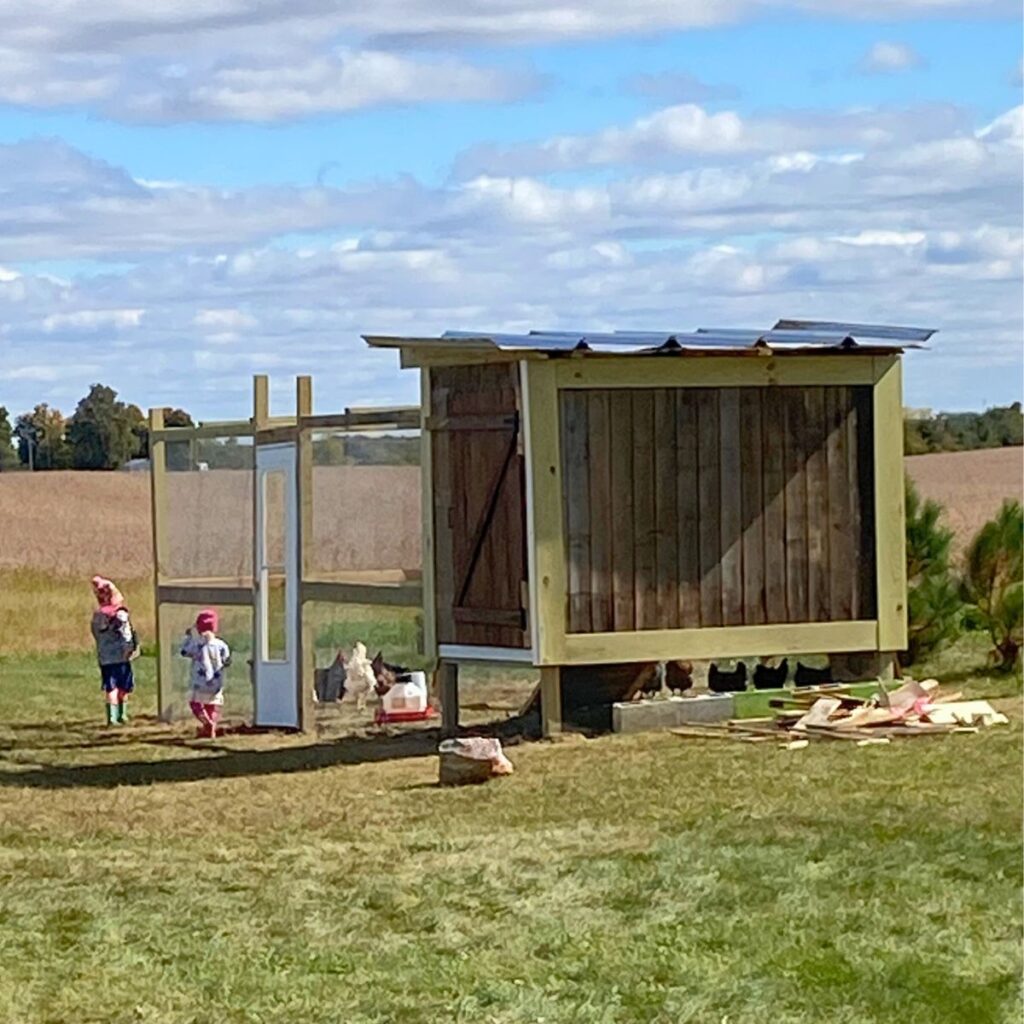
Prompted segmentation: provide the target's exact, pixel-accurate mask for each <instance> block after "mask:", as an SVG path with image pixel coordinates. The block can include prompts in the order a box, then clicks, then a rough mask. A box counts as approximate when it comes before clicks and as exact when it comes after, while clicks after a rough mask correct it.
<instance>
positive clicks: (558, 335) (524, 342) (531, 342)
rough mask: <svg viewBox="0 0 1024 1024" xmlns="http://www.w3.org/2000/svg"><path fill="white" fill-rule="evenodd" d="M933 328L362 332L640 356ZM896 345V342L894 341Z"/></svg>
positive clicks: (909, 339)
mask: <svg viewBox="0 0 1024 1024" xmlns="http://www.w3.org/2000/svg"><path fill="white" fill-rule="evenodd" d="M934 333H935V331H934V330H933V329H931V328H922V327H897V326H888V325H882V324H856V323H841V322H831V321H815V320H779V321H778V323H776V325H775V326H774V327H772V328H769V329H767V330H758V329H756V328H732V327H729V328H717V327H716V328H707V327H698V328H697V329H696V330H686V331H629V330H617V331H613V332H610V333H609V332H601V331H530V332H529V333H526V334H512V333H506V332H503V331H445V332H444V334H442V335H440V336H439V337H436V338H394V337H383V336H379V335H364V338H365V340H366V341H367V343H368V344H370V345H373V346H377V347H385V348H403V347H410V348H411V347H429V348H434V347H442V348H454V347H470V346H473V347H480V348H492V347H493V348H496V349H499V350H500V351H505V352H515V351H533V352H537V351H539V352H550V353H552V354H557V353H565V352H574V351H578V352H604V353H621V354H623V355H639V354H644V353H654V352H690V351H693V352H701V351H704V352H706V351H716V352H740V351H749V350H750V349H754V348H758V349H768V350H770V351H773V352H807V351H823V350H835V349H841V350H844V351H849V352H873V353H880V352H899V351H902V350H903V349H904V348H921V347H923V346H922V342H925V341H927V340H928V339H929V338H930V337H931V336H932V335H933V334H934ZM894 343H895V344H894Z"/></svg>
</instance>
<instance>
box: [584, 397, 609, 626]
mask: <svg viewBox="0 0 1024 1024" xmlns="http://www.w3.org/2000/svg"><path fill="white" fill-rule="evenodd" d="M587 428H588V449H589V452H590V462H589V469H590V507H591V508H592V509H594V510H596V512H597V514H595V515H592V516H591V518H590V594H591V603H590V617H591V627H592V628H593V630H594V632H595V633H602V632H609V631H610V630H611V629H612V628H613V624H614V618H613V610H612V516H611V515H610V514H608V510H610V509H611V508H612V493H613V492H612V468H611V459H610V454H611V406H610V399H609V396H608V392H607V391H595V392H592V393H591V394H590V395H589V396H588V404H587Z"/></svg>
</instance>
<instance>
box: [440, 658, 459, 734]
mask: <svg viewBox="0 0 1024 1024" xmlns="http://www.w3.org/2000/svg"><path fill="white" fill-rule="evenodd" d="M437 673H438V679H439V681H440V691H441V692H440V697H441V735H442V736H444V737H445V738H449V737H451V736H455V735H456V734H457V733H458V731H459V663H458V662H457V661H441V662H439V663H438V666H437Z"/></svg>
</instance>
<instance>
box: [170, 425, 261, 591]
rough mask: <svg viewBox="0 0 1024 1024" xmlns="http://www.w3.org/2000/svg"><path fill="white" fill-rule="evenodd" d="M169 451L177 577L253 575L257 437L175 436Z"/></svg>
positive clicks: (243, 580) (240, 579)
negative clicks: (189, 438)
mask: <svg viewBox="0 0 1024 1024" xmlns="http://www.w3.org/2000/svg"><path fill="white" fill-rule="evenodd" d="M166 452H167V486H166V488H165V492H166V499H165V500H166V507H165V508H164V509H163V510H162V516H163V522H164V523H165V524H166V533H167V550H166V558H165V565H164V575H165V577H166V578H168V579H174V580H226V581H232V582H237V583H240V584H242V585H245V584H247V583H249V582H250V581H251V579H252V549H253V533H252V531H253V444H252V439H251V438H214V439H198V440H193V441H170V442H168V443H167V446H166Z"/></svg>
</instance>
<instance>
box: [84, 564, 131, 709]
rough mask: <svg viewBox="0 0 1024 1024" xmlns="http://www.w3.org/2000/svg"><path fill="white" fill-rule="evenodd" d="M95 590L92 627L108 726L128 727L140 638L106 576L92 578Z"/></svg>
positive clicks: (126, 610)
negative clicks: (129, 706) (134, 661)
mask: <svg viewBox="0 0 1024 1024" xmlns="http://www.w3.org/2000/svg"><path fill="white" fill-rule="evenodd" d="M92 590H93V594H94V595H95V596H96V604H97V605H98V607H97V608H96V610H95V611H94V612H93V615H92V623H91V628H92V637H93V640H94V641H95V642H96V660H97V661H98V662H99V665H100V687H101V689H102V690H103V694H104V697H105V703H106V711H107V725H124V724H125V723H126V722H127V721H128V697H129V695H130V694H131V693H132V692H133V691H134V690H135V675H134V673H133V671H132V661H133V660H134V659H135V658H136V657H137V656H138V654H139V639H138V636H137V635H136V633H135V628H134V626H132V621H131V616H130V614H129V613H128V609H127V608H126V607H125V606H124V598H123V597H122V596H121V591H120V590H118V589H117V587H116V586H115V585H114V584H113V583H112V582H111V581H110V580H108V579H107V578H106V577H104V576H94V577H93V578H92Z"/></svg>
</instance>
